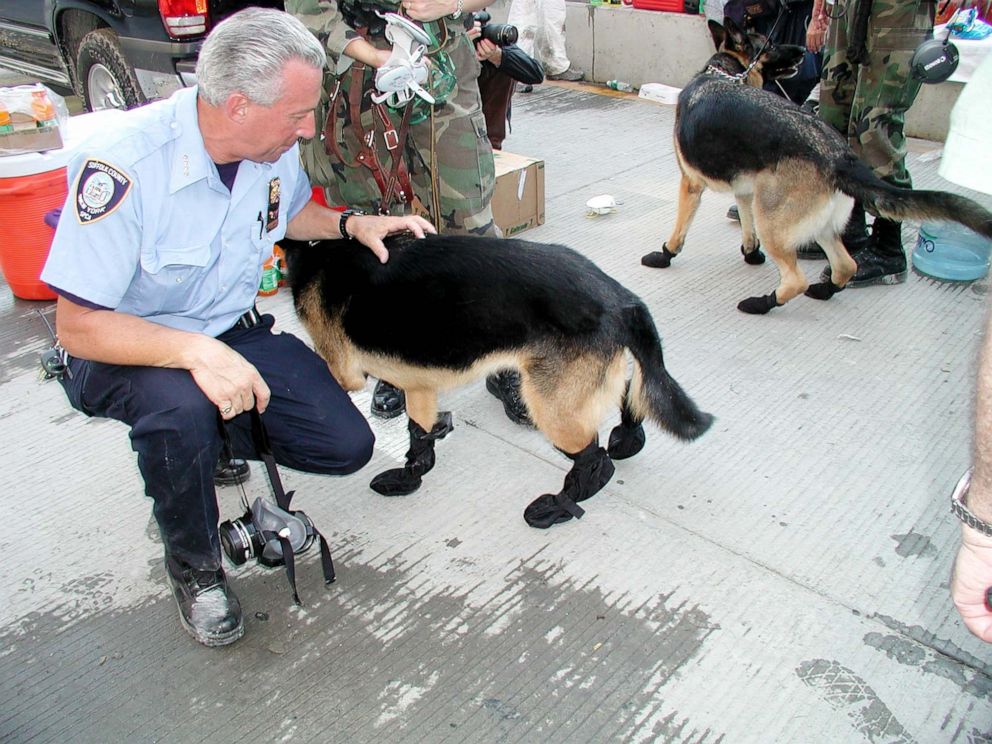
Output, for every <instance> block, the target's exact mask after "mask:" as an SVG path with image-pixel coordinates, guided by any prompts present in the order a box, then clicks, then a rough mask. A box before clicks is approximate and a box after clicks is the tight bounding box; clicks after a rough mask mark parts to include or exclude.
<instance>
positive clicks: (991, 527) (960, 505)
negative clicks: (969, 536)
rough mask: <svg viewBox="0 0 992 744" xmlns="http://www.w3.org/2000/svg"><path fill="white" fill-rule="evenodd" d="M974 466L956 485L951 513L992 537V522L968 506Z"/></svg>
mask: <svg viewBox="0 0 992 744" xmlns="http://www.w3.org/2000/svg"><path fill="white" fill-rule="evenodd" d="M972 470H973V469H972V468H969V469H968V471H967V472H966V473H965V474H964V475H962V476H961V480H959V481H958V484H957V485H956V486H955V487H954V493H952V494H951V513H952V514H954V516H955V517H957V518H958V519H960V520H961V521H962V522H964V523H965V524H966V525H968V526H969V527H971V528H972V529H974V530H978V531H979V532H981V533H982V534H983V535H987V536H988V537H992V524H989V523H988V522H983V521H982V520H981V519H979V518H978V517H976V516H975V514H974V513H973V512H972V511H971V509H969V508H968V505H967V503H966V502H967V499H968V489H969V488H970V487H971V473H972Z"/></svg>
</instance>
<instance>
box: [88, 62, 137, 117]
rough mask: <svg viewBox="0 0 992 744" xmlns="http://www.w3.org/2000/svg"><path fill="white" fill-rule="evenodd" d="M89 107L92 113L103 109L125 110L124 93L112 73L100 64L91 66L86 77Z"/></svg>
mask: <svg viewBox="0 0 992 744" xmlns="http://www.w3.org/2000/svg"><path fill="white" fill-rule="evenodd" d="M88 82H89V85H88V86H87V89H88V91H89V99H90V106H91V107H92V109H93V111H101V110H103V109H112V108H113V109H125V108H127V104H126V103H125V102H124V93H123V92H122V91H121V87H120V86H119V85H118V84H117V80H116V79H115V78H114V75H113V73H111V72H110V70H108V69H107V68H106V67H104V66H103V65H100V64H96V65H93V67H91V68H90V73H89V75H88Z"/></svg>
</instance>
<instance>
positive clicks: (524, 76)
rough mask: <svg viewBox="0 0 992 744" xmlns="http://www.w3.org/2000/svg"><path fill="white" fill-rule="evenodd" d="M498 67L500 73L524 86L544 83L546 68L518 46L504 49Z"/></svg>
mask: <svg viewBox="0 0 992 744" xmlns="http://www.w3.org/2000/svg"><path fill="white" fill-rule="evenodd" d="M498 67H499V71H500V72H502V73H505V74H507V75H509V76H510V77H511V78H513V79H514V80H516V81H517V82H518V83H523V84H524V85H540V84H541V83H543V82H544V68H543V67H542V66H541V63H540V62H538V61H537V60H536V59H534V58H533V57H531V56H530V55H529V54H527V53H526V52H525V51H524V50H523V49H521V48H520V47H518V46H517V45H516V44H508V45H507V46H505V47H503V58H502V61H501V63H500V64H499V65H498Z"/></svg>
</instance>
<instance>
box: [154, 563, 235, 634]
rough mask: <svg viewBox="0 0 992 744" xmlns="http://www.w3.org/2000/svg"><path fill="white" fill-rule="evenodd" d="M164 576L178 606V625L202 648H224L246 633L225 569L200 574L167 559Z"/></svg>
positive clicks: (195, 570) (182, 564)
mask: <svg viewBox="0 0 992 744" xmlns="http://www.w3.org/2000/svg"><path fill="white" fill-rule="evenodd" d="M165 575H166V576H167V577H168V579H169V584H170V586H172V594H173V595H174V596H175V598H176V604H177V605H179V622H181V623H182V625H183V627H184V628H185V629H186V631H187V632H188V633H189V634H190V635H191V636H193V638H194V639H196V640H197V641H198V642H199V643H202V644H203V645H204V646H226V645H228V644H229V643H234V642H235V641H236V640H238V639H239V638H240V637H241V636H243V635H244V634H245V626H244V622H243V621H242V619H241V603H240V602H239V601H238V598H237V596H236V595H235V594H234V592H233V591H232V590H231V588H230V587H229V586H228V585H227V577H226V576H225V575H224V569H223V568H218V569H217V570H216V571H199V570H197V569H195V568H191V567H190V566H187V565H186V564H184V563H182V562H180V561H177V560H176V559H174V558H166V560H165Z"/></svg>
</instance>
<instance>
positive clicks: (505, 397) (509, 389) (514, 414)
mask: <svg viewBox="0 0 992 744" xmlns="http://www.w3.org/2000/svg"><path fill="white" fill-rule="evenodd" d="M486 390H488V391H489V392H490V393H492V394H493V396H495V397H496V399H497V400H499V401H500V402H502V404H503V411H504V413H506V417H507V418H508V419H510V421H512V422H513V423H515V424H520V425H521V426H531V427H533V426H534V422H533V421H531V418H530V414H529V413H527V405H526V404H525V403H524V399H523V398H522V397H520V373H519V372H517V371H515V370H510V369H504V370H502V371H501V372H497V373H496V374H494V375H489V377H487V378H486Z"/></svg>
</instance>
